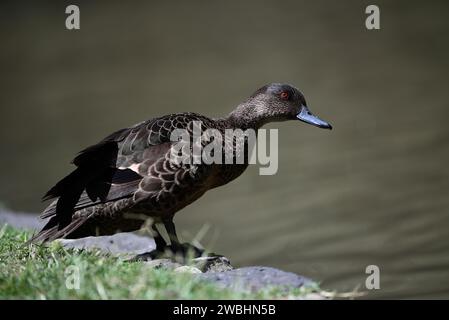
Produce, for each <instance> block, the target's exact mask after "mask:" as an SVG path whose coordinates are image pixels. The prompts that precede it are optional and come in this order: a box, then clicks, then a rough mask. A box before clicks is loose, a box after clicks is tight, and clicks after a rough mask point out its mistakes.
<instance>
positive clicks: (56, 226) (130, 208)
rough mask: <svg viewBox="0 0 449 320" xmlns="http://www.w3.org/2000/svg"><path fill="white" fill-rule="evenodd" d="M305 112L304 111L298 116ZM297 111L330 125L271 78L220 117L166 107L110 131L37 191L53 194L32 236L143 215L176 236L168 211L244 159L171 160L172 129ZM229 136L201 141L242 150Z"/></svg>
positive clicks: (113, 228) (240, 167) (114, 226)
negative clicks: (50, 184)
mask: <svg viewBox="0 0 449 320" xmlns="http://www.w3.org/2000/svg"><path fill="white" fill-rule="evenodd" d="M286 95H287V96H286ZM304 110H306V111H304ZM304 114H306V115H305V118H304V117H300V115H304ZM299 117H300V120H302V121H305V122H309V123H311V124H314V125H316V126H320V127H324V128H330V125H328V124H326V123H325V122H322V121H321V120H319V119H318V118H316V117H313V116H312V115H311V114H310V112H308V109H307V107H306V102H305V100H304V97H303V95H302V94H301V93H300V92H299V91H298V90H297V89H295V88H294V87H292V86H289V85H285V84H271V85H268V86H264V87H262V88H261V89H259V90H257V91H256V92H255V93H254V94H253V95H252V96H250V97H249V98H248V99H247V100H246V101H244V102H243V103H241V104H240V105H239V106H238V107H237V108H236V109H235V110H234V111H233V112H231V114H230V115H229V116H228V117H226V118H223V119H210V118H208V117H205V116H202V115H199V114H195V113H180V114H171V115H166V116H163V117H160V118H154V119H151V120H148V121H144V122H142V123H139V124H137V125H135V126H132V127H130V128H125V129H121V130H119V131H116V132H114V133H113V134H111V135H109V136H108V137H106V138H105V139H103V140H102V141H101V142H99V143H98V144H95V145H93V146H91V147H88V148H86V149H85V150H83V151H81V152H80V153H79V154H78V156H77V157H76V158H75V159H74V160H73V164H74V165H75V166H76V167H77V168H76V169H75V170H74V171H73V172H72V173H71V174H69V175H68V176H67V177H65V178H64V179H62V180H61V181H60V182H58V183H57V184H56V185H55V186H54V187H53V188H52V189H51V190H50V191H48V192H47V194H46V195H45V197H44V199H45V200H47V199H53V198H55V200H54V201H53V202H52V203H51V204H50V205H49V206H48V207H47V208H46V209H45V210H44V212H43V213H42V215H41V217H42V218H50V220H49V222H48V223H47V225H46V226H45V227H44V228H43V229H42V230H41V231H40V232H39V233H38V234H37V235H36V236H35V237H34V238H33V241H40V242H44V241H50V240H54V239H57V238H79V237H85V236H94V235H109V234H113V233H116V232H118V231H134V230H137V229H139V228H140V227H141V226H142V224H143V220H142V216H144V217H151V218H152V219H154V221H155V222H157V223H163V224H164V225H165V227H166V229H167V231H168V234H169V236H170V239H171V242H172V244H173V243H174V244H176V243H178V239H177V236H176V231H175V228H174V224H173V216H174V215H175V213H176V212H177V211H179V210H180V209H182V208H183V207H185V206H187V205H188V204H190V203H192V202H193V201H195V200H197V199H198V198H199V197H201V196H202V195H203V194H204V193H205V192H206V191H207V190H210V189H212V188H215V187H218V186H221V185H224V184H226V183H228V182H229V181H231V180H233V179H235V178H237V177H238V176H239V175H240V174H241V173H243V171H244V170H245V169H246V167H247V165H248V163H247V159H246V160H245V161H244V163H243V164H204V163H200V164H182V163H181V164H177V163H175V162H173V161H171V160H170V152H171V148H172V146H173V145H174V144H176V143H177V142H174V141H171V139H170V136H171V133H172V131H173V130H175V129H187V130H188V132H190V133H192V131H193V123H194V122H195V121H196V122H197V123H201V129H202V130H205V129H217V130H218V131H219V132H221V133H223V134H224V130H225V129H258V128H260V127H261V126H262V125H264V124H265V123H267V122H271V121H284V120H291V119H297V118H299ZM307 117H310V119H312V120H310V119H309V118H307ZM314 121H315V122H314ZM316 121H318V122H316ZM319 121H321V122H319ZM228 140H229V139H228ZM228 140H226V139H225V141H221V142H220V141H218V140H217V141H215V140H213V139H212V138H210V137H209V140H206V141H202V143H203V146H204V145H205V144H207V143H210V142H211V141H215V142H214V143H219V144H220V146H221V147H222V148H223V150H228V151H229V149H231V150H232V151H233V154H234V156H237V155H238V153H239V152H241V150H238V149H237V148H236V143H235V141H228ZM192 142H193V141H192ZM192 145H193V143H192ZM246 147H248V146H247V145H246ZM154 229H155V231H156V232H157V228H154ZM156 243H157V246H158V249H162V247H163V246H164V245H165V242H164V241H163V239H162V237H161V236H160V234H159V233H157V236H156Z"/></svg>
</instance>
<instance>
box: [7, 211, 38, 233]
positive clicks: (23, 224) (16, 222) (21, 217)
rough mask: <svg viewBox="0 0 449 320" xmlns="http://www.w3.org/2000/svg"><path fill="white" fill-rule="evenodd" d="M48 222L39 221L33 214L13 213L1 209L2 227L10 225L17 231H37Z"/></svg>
mask: <svg viewBox="0 0 449 320" xmlns="http://www.w3.org/2000/svg"><path fill="white" fill-rule="evenodd" d="M45 223H46V220H42V219H39V217H38V216H36V215H35V214H31V213H24V212H11V211H8V210H6V209H2V208H0V225H2V224H8V225H10V226H12V227H14V228H17V229H30V230H36V229H40V228H42V227H43V226H44V225H45Z"/></svg>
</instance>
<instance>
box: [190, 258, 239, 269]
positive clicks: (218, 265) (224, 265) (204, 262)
mask: <svg viewBox="0 0 449 320" xmlns="http://www.w3.org/2000/svg"><path fill="white" fill-rule="evenodd" d="M193 264H194V265H195V266H196V267H197V268H198V269H200V270H201V271H202V272H225V271H228V270H232V269H234V267H233V266H232V265H231V262H230V261H229V259H228V258H226V257H223V256H211V257H199V258H195V259H193Z"/></svg>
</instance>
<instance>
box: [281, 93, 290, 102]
mask: <svg viewBox="0 0 449 320" xmlns="http://www.w3.org/2000/svg"><path fill="white" fill-rule="evenodd" d="M280 96H281V99H282V100H288V98H289V97H290V95H289V94H288V92H287V91H282V92H281V95H280Z"/></svg>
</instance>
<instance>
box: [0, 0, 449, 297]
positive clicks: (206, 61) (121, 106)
mask: <svg viewBox="0 0 449 320" xmlns="http://www.w3.org/2000/svg"><path fill="white" fill-rule="evenodd" d="M367 4H370V3H368V2H363V1H362V2H360V1H345V2H338V3H337V2H331V1H314V2H313V3H312V2H307V3H306V2H300V1H267V2H257V3H256V2H254V3H251V2H248V3H245V4H243V3H238V2H226V4H225V2H223V1H220V2H218V1H208V2H204V1H203V2H201V1H188V2H185V3H178V4H176V5H175V4H158V5H155V4H150V3H146V2H136V3H135V4H134V5H132V6H131V5H129V4H127V5H124V4H122V5H120V4H109V5H107V3H106V2H104V3H99V2H98V3H97V4H89V3H88V2H86V3H84V2H80V9H81V30H80V31H76V32H73V31H72V32H69V31H67V30H65V28H64V21H65V14H64V9H65V6H64V5H62V4H61V5H59V6H56V5H53V6H50V5H47V6H45V5H43V4H42V3H40V5H39V7H37V6H32V5H31V4H27V3H22V4H20V1H19V3H18V2H14V4H11V5H8V4H5V3H2V5H1V10H0V37H1V50H0V61H1V64H0V67H1V77H0V87H1V94H0V132H1V142H0V143H1V145H0V150H1V157H0V177H1V184H0V199H1V201H2V202H3V203H4V204H5V205H6V206H8V207H10V208H12V209H15V210H22V211H30V212H37V211H39V210H41V209H42V208H43V207H44V204H41V203H40V202H39V198H40V196H41V195H42V194H43V193H44V192H45V191H46V190H47V189H48V188H49V187H50V186H51V185H52V184H53V183H54V182H56V181H57V180H58V179H59V178H61V176H63V175H64V174H66V173H67V172H68V171H69V170H71V166H70V165H69V162H70V160H71V159H72V157H73V156H74V154H75V153H76V152H77V151H79V150H81V149H82V148H83V147H85V146H87V145H89V144H92V143H95V142H96V141H98V140H99V139H101V138H103V137H104V136H105V135H107V134H109V133H110V132H112V131H113V130H115V129H118V128H121V127H125V126H128V125H131V124H133V123H136V122H139V121H141V120H145V119H148V118H151V117H154V116H158V115H162V114H166V113H171V112H182V111H195V112H200V113H204V114H206V115H210V116H221V115H224V114H226V113H228V112H229V111H230V110H231V109H232V108H233V107H234V106H235V105H236V104H237V103H239V102H240V101H241V100H243V99H244V98H245V97H247V96H248V95H249V94H250V93H252V91H254V90H255V89H256V88H258V87H260V86H262V85H263V84H265V83H269V82H289V83H292V84H294V85H296V86H298V87H299V88H300V89H301V90H302V91H303V92H304V94H305V96H306V98H307V101H308V104H309V105H310V108H311V110H312V111H313V112H315V113H316V114H317V115H319V116H321V117H323V118H324V119H326V120H329V121H330V122H331V123H332V124H333V126H334V130H333V131H331V132H329V131H323V130H319V129H317V128H313V127H311V126H306V125H305V124H303V123H299V122H290V123H281V124H272V125H270V126H269V128H279V129H280V131H279V136H280V145H279V148H280V149H279V171H278V173H277V175H274V176H259V175H258V168H257V167H251V168H250V169H249V170H248V171H247V172H246V173H245V174H244V175H243V176H242V177H240V178H239V179H238V180H236V181H234V182H232V183H231V184H229V185H227V186H225V187H222V188H220V189H216V190H213V191H211V192H209V193H208V194H206V195H205V196H204V197H203V198H202V199H200V200H199V201H198V202H196V203H194V204H193V205H191V206H189V207H187V208H186V209H184V210H183V211H181V212H179V213H178V215H177V218H176V221H177V225H178V229H179V230H180V231H181V234H182V235H184V238H185V239H186V240H190V239H191V238H192V237H193V236H194V235H195V234H196V233H197V232H198V231H199V230H200V229H201V228H202V226H204V225H208V226H210V228H209V231H208V232H207V233H206V236H205V238H204V239H203V242H204V244H206V245H208V246H210V247H211V248H212V249H213V250H214V251H215V252H219V253H222V254H224V255H226V256H228V257H230V258H231V260H232V262H233V263H234V264H236V265H254V264H261V265H270V266H275V267H279V268H283V269H286V270H290V271H294V272H297V273H301V274H304V275H306V276H309V277H312V278H314V279H316V280H318V281H321V282H322V286H323V287H324V288H326V289H338V290H340V291H346V290H352V289H354V288H355V287H358V286H360V290H365V289H364V283H365V278H366V276H367V275H366V274H365V268H366V266H367V265H371V264H375V265H378V266H379V268H380V272H381V283H380V284H381V289H380V290H377V291H375V292H374V291H371V292H370V295H371V297H373V298H375V297H377V298H394V297H397V298H418V297H420V298H431V297H435V298H443V297H444V298H448V297H449V282H448V279H449V232H448V230H449V196H448V190H449V166H448V163H449V161H448V160H449V141H448V138H449V126H448V120H449V119H448V118H449V105H448V101H449V94H448V84H449V80H448V69H449V68H448V67H449V65H448V59H447V57H448V55H449V45H448V41H447V39H448V31H449V28H448V27H449V19H448V15H449V11H448V9H449V7H448V5H447V4H446V3H445V2H433V3H430V2H424V1H420V2H413V3H410V2H407V1H395V2H394V4H393V3H391V2H387V1H378V2H377V4H378V5H379V6H380V9H381V30H379V31H367V30H366V29H365V26H364V19H365V14H364V8H365V7H366V5H367Z"/></svg>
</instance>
